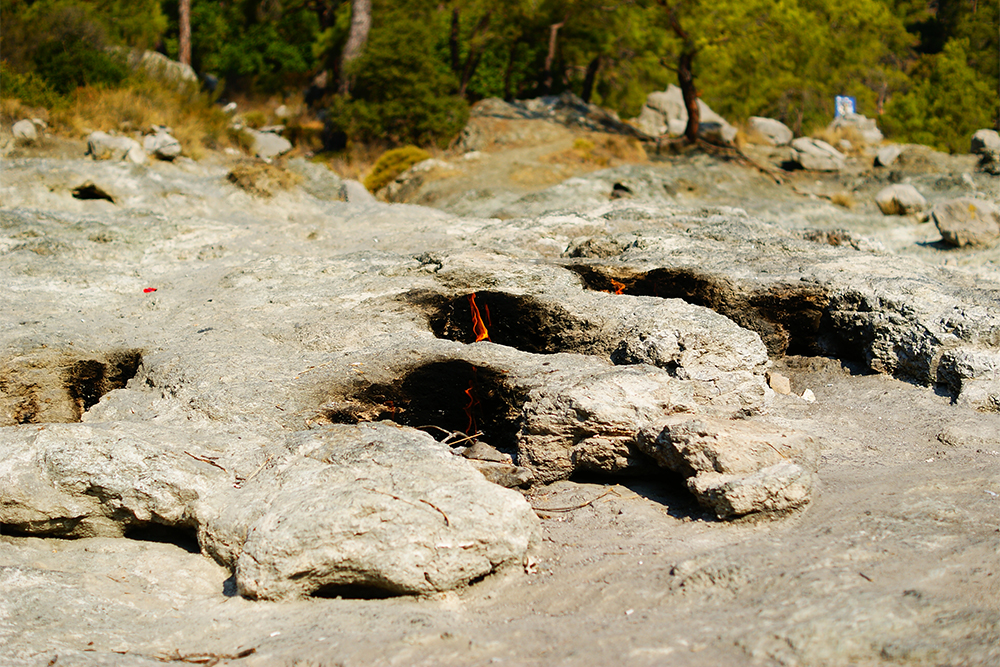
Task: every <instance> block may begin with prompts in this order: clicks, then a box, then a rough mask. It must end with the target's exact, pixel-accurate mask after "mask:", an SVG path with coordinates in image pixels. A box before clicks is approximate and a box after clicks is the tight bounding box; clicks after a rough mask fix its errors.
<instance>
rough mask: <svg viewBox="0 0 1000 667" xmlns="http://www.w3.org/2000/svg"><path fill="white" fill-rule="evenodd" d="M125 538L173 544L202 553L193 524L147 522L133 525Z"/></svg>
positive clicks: (195, 552)
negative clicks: (167, 524)
mask: <svg viewBox="0 0 1000 667" xmlns="http://www.w3.org/2000/svg"><path fill="white" fill-rule="evenodd" d="M125 538H126V539H129V540H138V541H140V542H159V543H160V544H173V545H174V546H176V547H180V548H181V549H184V551H187V552H188V553H193V554H197V553H201V547H199V546H198V533H197V531H196V530H195V529H194V527H192V526H166V525H163V524H161V523H147V524H143V525H141V526H133V527H131V528H128V529H127V530H126V531H125Z"/></svg>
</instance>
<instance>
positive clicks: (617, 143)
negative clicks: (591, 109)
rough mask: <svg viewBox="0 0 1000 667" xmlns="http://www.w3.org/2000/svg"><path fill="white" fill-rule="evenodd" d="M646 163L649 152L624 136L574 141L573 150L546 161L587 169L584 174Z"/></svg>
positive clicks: (593, 135) (595, 136) (593, 136)
mask: <svg viewBox="0 0 1000 667" xmlns="http://www.w3.org/2000/svg"><path fill="white" fill-rule="evenodd" d="M646 159H647V155H646V151H645V149H643V147H642V143H640V142H639V140H638V139H635V138H633V137H626V136H622V135H620V134H600V133H596V132H592V133H588V134H585V135H584V136H581V137H577V138H576V139H575V140H574V141H573V147H572V148H570V149H568V150H564V151H558V152H556V153H551V154H549V155H546V156H545V157H543V158H542V161H543V162H548V163H550V164H566V165H573V166H578V167H583V168H584V169H583V170H584V171H592V170H594V169H603V168H605V167H614V166H617V165H620V164H628V163H635V162H645V161H646Z"/></svg>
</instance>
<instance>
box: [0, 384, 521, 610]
mask: <svg viewBox="0 0 1000 667" xmlns="http://www.w3.org/2000/svg"><path fill="white" fill-rule="evenodd" d="M119 400H127V399H126V397H119ZM124 404H126V405H127V403H124ZM130 409H131V408H130ZM109 410H112V411H113V408H112V407H111V406H107V407H106V408H105V414H108V411H109ZM197 421H198V420H196V422H197ZM205 426H206V424H205V423H204V422H201V423H199V424H197V426H195V427H194V428H188V429H184V428H177V427H175V428H164V427H163V426H162V425H158V424H155V423H149V422H147V423H137V422H131V423H127V422H118V423H87V424H53V425H48V426H47V427H46V428H35V427H21V428H10V429H4V430H2V431H0V452H2V453H3V456H2V457H0V523H2V524H3V525H4V526H5V527H6V528H9V529H11V530H16V531H18V532H20V533H25V534H34V535H47V536H61V537H93V536H109V537H119V536H122V535H124V534H126V533H128V532H129V531H132V530H142V529H147V528H154V527H156V526H160V527H161V528H162V527H166V528H169V529H172V530H174V531H191V532H194V533H196V534H197V540H198V543H199V545H200V546H201V549H202V550H203V551H204V552H205V553H206V554H208V555H211V556H212V557H214V558H215V559H216V560H217V561H218V562H219V563H221V564H223V565H225V566H227V567H229V568H231V569H232V570H233V571H234V574H235V582H236V585H237V587H238V589H239V590H240V591H241V592H242V593H243V594H244V595H246V596H248V597H253V598H262V599H285V598H290V597H298V596H305V595H310V594H313V593H316V592H333V591H334V590H336V589H337V588H338V587H361V588H364V589H368V590H379V591H383V592H385V593H389V594H401V593H411V594H427V593H435V592H440V591H446V590H451V589H454V588H457V587H460V586H463V585H466V584H468V583H469V582H470V581H472V580H474V579H477V578H479V577H482V576H484V575H487V574H489V573H491V572H493V571H495V570H497V569H499V568H501V567H503V566H505V565H522V564H523V562H524V557H525V554H526V552H527V549H528V546H529V543H530V542H531V540H532V538H533V537H534V536H535V533H536V531H537V526H538V523H537V518H536V517H535V515H534V513H533V512H532V510H531V507H530V506H529V505H528V503H527V502H526V501H525V500H524V497H523V496H521V494H519V493H517V492H514V491H510V490H508V489H504V488H502V487H500V486H497V485H495V484H492V483H490V482H488V481H486V479H485V478H484V477H483V476H482V474H480V473H479V472H478V471H477V470H475V468H474V467H473V466H472V465H470V464H469V463H468V462H467V461H466V460H465V459H464V458H461V457H457V456H454V455H453V454H452V453H451V452H449V451H448V448H447V447H445V446H444V445H441V444H438V443H436V442H435V441H434V440H433V439H432V438H431V437H430V436H428V435H427V434H425V433H422V432H419V431H416V430H413V429H407V428H403V427H400V426H398V425H395V424H362V425H357V426H345V425H335V426H329V427H325V428H321V429H317V430H313V431H307V432H303V433H300V434H298V435H293V436H291V437H290V438H288V439H287V440H285V442H282V439H284V437H283V436H280V435H277V434H274V433H273V432H272V435H276V436H277V437H278V440H277V441H275V440H273V439H270V438H268V437H262V434H261V433H251V432H249V431H247V432H242V433H241V435H240V436H239V437H235V438H233V436H232V434H230V435H229V436H226V435H225V434H224V433H222V432H219V431H218V430H212V429H206V428H204V427H205ZM199 427H200V428H199ZM233 442H235V443H239V445H238V446H237V447H235V448H234V447H233V446H232V444H231V443H233Z"/></svg>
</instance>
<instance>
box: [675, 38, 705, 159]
mask: <svg viewBox="0 0 1000 667" xmlns="http://www.w3.org/2000/svg"><path fill="white" fill-rule="evenodd" d="M694 56H695V51H694V50H692V51H688V50H686V49H685V50H684V51H682V52H681V57H680V58H679V59H678V61H677V81H678V83H680V86H681V93H682V94H683V95H684V108H685V109H687V114H688V122H687V127H685V128H684V137H685V138H686V139H687V141H688V143H689V144H693V143H695V142H696V141H698V127H699V126H700V125H701V110H700V109H699V108H698V89H697V88H696V87H695V85H694V72H693V71H692V70H691V65H692V64H693V61H694Z"/></svg>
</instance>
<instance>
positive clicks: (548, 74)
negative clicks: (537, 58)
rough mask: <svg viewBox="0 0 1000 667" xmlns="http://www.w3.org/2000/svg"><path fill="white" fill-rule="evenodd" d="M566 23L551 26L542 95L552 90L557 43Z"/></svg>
mask: <svg viewBox="0 0 1000 667" xmlns="http://www.w3.org/2000/svg"><path fill="white" fill-rule="evenodd" d="M564 25H566V21H565V20H564V21H560V22H559V23H553V24H552V25H550V26H549V52H548V53H547V54H546V55H545V74H544V76H543V78H542V91H541V92H542V95H548V94H549V93H551V92H552V63H553V62H555V59H556V45H557V44H558V39H559V28H561V27H563V26H564Z"/></svg>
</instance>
